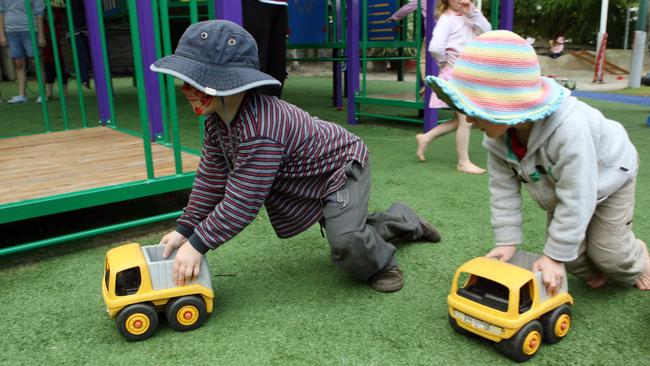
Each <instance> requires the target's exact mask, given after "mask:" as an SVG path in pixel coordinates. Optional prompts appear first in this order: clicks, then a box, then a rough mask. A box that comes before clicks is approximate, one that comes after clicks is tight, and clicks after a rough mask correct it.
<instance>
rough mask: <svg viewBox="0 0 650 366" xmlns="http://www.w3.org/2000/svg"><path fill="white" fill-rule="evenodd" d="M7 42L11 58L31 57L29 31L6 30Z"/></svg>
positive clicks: (32, 53) (32, 55) (32, 54)
mask: <svg viewBox="0 0 650 366" xmlns="http://www.w3.org/2000/svg"><path fill="white" fill-rule="evenodd" d="M7 44H8V46H9V54H10V55H11V58H13V59H20V58H25V57H27V58H32V57H34V52H32V37H31V35H30V33H29V31H25V32H7Z"/></svg>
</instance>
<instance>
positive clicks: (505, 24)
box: [499, 0, 515, 31]
mask: <svg viewBox="0 0 650 366" xmlns="http://www.w3.org/2000/svg"><path fill="white" fill-rule="evenodd" d="M499 14H500V17H499V29H506V30H509V31H511V30H512V25H513V19H514V18H515V0H501V10H500V11H499Z"/></svg>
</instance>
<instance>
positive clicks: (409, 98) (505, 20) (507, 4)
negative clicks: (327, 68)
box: [347, 0, 514, 131]
mask: <svg viewBox="0 0 650 366" xmlns="http://www.w3.org/2000/svg"><path fill="white" fill-rule="evenodd" d="M424 2H426V5H427V24H426V25H425V27H424V29H427V30H429V29H433V27H434V26H435V20H434V12H435V9H436V0H419V2H418V9H417V11H415V12H414V14H416V15H415V16H416V21H415V24H416V26H415V27H414V33H415V34H414V35H413V36H412V41H404V40H395V41H393V40H391V41H384V40H381V41H380V40H374V39H372V38H373V37H372V36H370V35H369V34H371V31H372V30H373V27H369V23H373V24H381V23H378V22H379V21H380V20H383V19H386V18H388V16H390V14H392V13H393V12H394V11H395V10H397V7H396V6H397V5H398V4H395V2H392V4H393V7H390V6H386V5H387V4H388V5H390V4H391V2H388V1H374V0H356V1H354V0H353V1H348V5H347V19H348V22H347V50H348V63H347V95H348V101H347V103H348V110H347V115H348V118H347V120H348V123H350V124H356V123H358V122H359V121H360V118H361V117H373V118H385V119H392V120H399V121H404V122H416V123H420V122H421V119H413V118H406V117H396V116H387V115H384V114H372V113H365V112H363V111H362V110H361V108H362V106H363V105H382V106H393V107H403V108H410V109H415V110H419V109H422V108H424V126H423V129H424V131H428V130H430V129H431V128H433V127H435V125H436V124H437V122H438V111H437V110H436V109H432V108H429V107H428V106H425V105H423V104H425V103H424V101H428V100H429V98H430V96H431V89H429V88H425V93H424V98H421V97H420V96H419V90H420V87H419V84H418V83H419V81H418V82H416V86H415V88H414V91H413V94H410V93H409V95H396V94H385V95H370V94H368V90H367V70H366V66H365V65H366V62H367V61H368V60H370V59H372V58H370V57H369V56H368V48H372V47H396V48H403V47H412V48H415V49H416V53H415V56H413V57H410V58H412V59H415V60H419V59H420V57H419V56H420V53H421V52H425V53H428V52H426V50H421V49H420V48H421V46H420V45H421V44H422V41H421V35H420V31H419V30H420V22H421V19H420V18H421V15H420V14H421V11H420V9H421V6H422V3H424ZM382 17H383V18H382ZM513 17H514V0H491V1H490V18H491V23H492V28H493V29H497V28H499V29H508V30H512V25H513ZM402 21H404V20H402ZM375 22H377V23H375ZM359 24H361V27H359V26H358V25H359ZM402 28H403V29H405V28H406V27H402ZM430 41H431V32H429V31H427V32H426V37H425V44H427V45H428V44H429V42H430ZM404 58H409V57H403V56H397V57H394V58H393V59H404ZM374 59H381V58H374ZM384 59H387V58H384ZM360 65H361V66H360ZM360 67H361V69H360ZM425 73H426V74H427V75H437V73H438V70H437V66H436V65H435V62H434V61H433V60H432V59H431V57H429V55H427V57H426V65H425ZM360 75H361V80H359V76H360ZM417 79H420V74H419V67H416V80H417Z"/></svg>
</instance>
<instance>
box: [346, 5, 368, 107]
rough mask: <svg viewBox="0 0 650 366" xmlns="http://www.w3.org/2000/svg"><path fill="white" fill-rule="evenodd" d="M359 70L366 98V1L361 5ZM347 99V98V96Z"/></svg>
mask: <svg viewBox="0 0 650 366" xmlns="http://www.w3.org/2000/svg"><path fill="white" fill-rule="evenodd" d="M361 4H362V5H361V11H362V14H361V70H363V88H362V89H361V90H362V91H361V92H362V93H363V96H364V97H365V96H366V92H367V90H366V84H367V81H366V74H367V70H366V69H367V63H368V60H366V58H367V52H368V1H367V0H363V2H362V3H361ZM348 98H349V96H348Z"/></svg>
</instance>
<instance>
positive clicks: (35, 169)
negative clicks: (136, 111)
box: [0, 127, 199, 204]
mask: <svg viewBox="0 0 650 366" xmlns="http://www.w3.org/2000/svg"><path fill="white" fill-rule="evenodd" d="M151 149H152V153H153V158H154V169H155V176H156V177H161V176H165V175H172V174H175V166H174V155H173V150H172V149H170V148H166V147H164V146H161V145H158V144H152V145H151ZM182 160H183V172H191V171H194V170H196V167H197V166H198V162H199V157H198V156H195V155H192V154H187V153H183V154H182ZM0 171H1V173H0V204H6V203H10V202H18V201H22V200H28V199H34V198H42V197H48V196H53V195H58V194H63V193H70V192H76V191H81V190H85V189H91V188H100V187H104V186H110V185H114V184H121V183H129V182H133V181H138V180H143V179H146V178H147V168H146V163H145V158H144V148H143V144H142V139H140V138H138V137H135V136H132V135H129V134H126V133H122V132H118V131H115V130H113V129H110V128H106V127H94V128H86V129H81V130H71V131H61V132H53V133H49V134H40V135H31V136H21V137H15V138H5V139H0Z"/></svg>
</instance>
